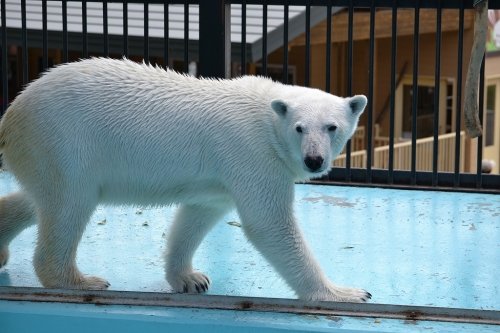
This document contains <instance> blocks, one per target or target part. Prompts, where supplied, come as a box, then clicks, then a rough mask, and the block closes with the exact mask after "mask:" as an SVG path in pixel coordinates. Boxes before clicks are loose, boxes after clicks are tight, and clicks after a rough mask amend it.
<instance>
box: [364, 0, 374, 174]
mask: <svg viewBox="0 0 500 333" xmlns="http://www.w3.org/2000/svg"><path fill="white" fill-rule="evenodd" d="M374 59H375V1H374V0H372V5H371V7H370V56H369V65H368V70H369V75H368V110H367V112H368V119H367V126H366V127H367V131H366V142H367V147H366V182H367V183H371V182H372V160H373V78H374V71H375V68H374V67H375V65H374V62H375V61H374Z"/></svg>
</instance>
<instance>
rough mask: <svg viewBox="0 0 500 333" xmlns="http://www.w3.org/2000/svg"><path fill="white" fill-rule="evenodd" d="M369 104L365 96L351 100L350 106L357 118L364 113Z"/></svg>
mask: <svg viewBox="0 0 500 333" xmlns="http://www.w3.org/2000/svg"><path fill="white" fill-rule="evenodd" d="M367 103H368V99H367V98H366V97H365V96H363V95H356V96H353V97H351V98H349V106H350V107H351V110H352V113H353V115H355V116H359V115H361V113H363V111H364V110H365V107H366V104H367Z"/></svg>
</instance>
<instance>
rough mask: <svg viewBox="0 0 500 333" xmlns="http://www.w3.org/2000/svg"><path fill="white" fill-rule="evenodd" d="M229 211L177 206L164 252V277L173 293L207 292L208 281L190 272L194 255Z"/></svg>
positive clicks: (207, 206) (220, 207)
mask: <svg viewBox="0 0 500 333" xmlns="http://www.w3.org/2000/svg"><path fill="white" fill-rule="evenodd" d="M229 208H230V207H229V206H228V205H227V204H223V203H220V204H219V203H218V204H199V205H182V206H181V207H179V210H178V211H177V214H176V217H175V219H174V224H173V225H172V227H171V229H170V232H169V235H168V239H167V251H166V253H165V274H166V277H167V281H168V283H169V284H170V286H171V287H172V289H173V290H174V291H175V292H184V293H201V292H205V291H207V290H208V286H209V285H210V279H209V278H208V277H207V276H206V275H204V274H203V273H200V272H196V271H194V270H193V265H192V260H193V255H194V252H195V251H196V249H197V248H198V246H199V245H200V243H201V241H202V240H203V238H204V237H205V235H206V234H207V233H208V232H209V231H210V229H212V227H213V226H214V225H215V223H216V222H217V221H218V220H219V219H220V218H221V217H223V216H224V214H225V213H227V211H228V210H229Z"/></svg>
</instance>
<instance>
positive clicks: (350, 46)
mask: <svg viewBox="0 0 500 333" xmlns="http://www.w3.org/2000/svg"><path fill="white" fill-rule="evenodd" d="M353 25H354V7H353V4H352V2H350V3H349V18H348V29H347V44H348V45H347V96H351V95H352V74H353V69H352V64H353V61H352V57H353V47H354V45H353V44H354V41H353V29H354V27H353ZM345 149H346V159H345V167H346V177H345V180H346V181H347V182H350V181H351V140H349V141H347V144H346V148H345Z"/></svg>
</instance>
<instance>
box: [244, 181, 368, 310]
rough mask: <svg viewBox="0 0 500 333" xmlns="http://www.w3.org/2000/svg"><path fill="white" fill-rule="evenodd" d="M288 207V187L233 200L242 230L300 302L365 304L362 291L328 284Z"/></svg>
mask: <svg viewBox="0 0 500 333" xmlns="http://www.w3.org/2000/svg"><path fill="white" fill-rule="evenodd" d="M283 186H286V185H283ZM291 186H293V184H292V185H291ZM264 189H266V188H265V187H264ZM256 191H258V192H259V193H258V194H257V193H255V192H256ZM251 193H253V194H251ZM249 194H251V195H249ZM238 202H239V203H238ZM292 203H293V188H290V186H287V187H286V190H285V189H284V188H283V187H282V188H280V192H279V193H273V192H272V191H270V190H269V189H267V191H259V190H254V191H247V192H245V195H244V196H242V197H241V198H240V200H237V207H238V211H239V213H240V216H241V219H242V226H243V229H244V230H245V234H246V235H247V237H248V239H249V240H250V241H251V242H252V244H253V245H254V246H255V247H256V248H257V249H258V250H259V252H260V253H261V254H262V255H263V256H264V257H265V258H266V259H267V260H268V261H269V262H270V263H271V264H272V265H273V266H274V268H275V269H276V270H277V271H278V272H279V273H280V274H281V276H282V277H283V278H284V279H285V281H286V282H287V283H288V285H289V286H290V287H292V288H293V289H294V290H295V292H296V294H297V295H298V296H299V298H301V299H306V300H318V301H341V302H365V301H367V300H368V299H369V298H371V295H370V294H369V293H368V292H366V291H365V290H362V289H355V288H344V287H339V286H336V285H334V284H333V283H331V282H330V281H329V280H328V278H327V277H326V276H325V274H324V273H323V272H322V270H321V268H320V266H319V265H318V263H317V262H316V260H315V259H314V257H313V255H312V253H311V252H310V250H309V247H308V246H307V244H306V242H305V240H304V238H303V236H302V233H301V232H300V230H299V229H298V226H297V223H296V222H295V218H294V215H293V209H292Z"/></svg>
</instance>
